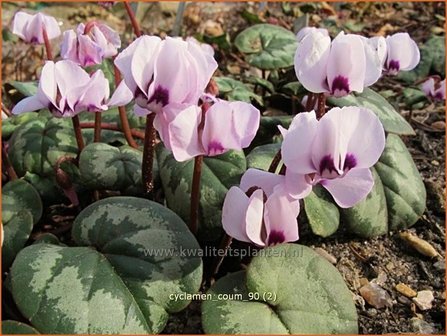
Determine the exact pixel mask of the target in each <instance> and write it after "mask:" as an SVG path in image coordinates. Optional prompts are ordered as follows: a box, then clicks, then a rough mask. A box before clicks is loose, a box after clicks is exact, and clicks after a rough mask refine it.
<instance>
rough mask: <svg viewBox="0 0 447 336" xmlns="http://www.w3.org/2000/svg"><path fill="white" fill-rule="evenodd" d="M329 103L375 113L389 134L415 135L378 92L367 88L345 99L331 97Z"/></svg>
mask: <svg viewBox="0 0 447 336" xmlns="http://www.w3.org/2000/svg"><path fill="white" fill-rule="evenodd" d="M328 102H329V103H330V104H332V105H334V106H340V107H343V106H360V107H366V108H368V109H370V110H371V111H372V112H374V113H375V114H376V115H377V116H378V117H379V119H380V121H381V122H382V125H383V127H384V128H385V131H387V132H389V133H395V134H402V135H414V134H415V133H414V130H413V128H412V127H411V125H410V124H409V123H408V122H407V121H406V120H405V119H404V118H403V117H402V116H401V115H400V114H399V112H397V111H396V110H395V109H394V107H393V106H392V105H391V104H390V103H388V101H387V100H386V99H385V98H383V97H382V96H381V95H380V94H378V93H377V92H374V91H373V90H371V89H369V88H365V89H364V90H363V92H362V93H355V94H354V93H353V94H350V95H348V96H346V97H343V98H334V97H330V98H329V99H328Z"/></svg>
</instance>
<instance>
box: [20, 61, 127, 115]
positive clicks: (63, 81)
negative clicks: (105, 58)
mask: <svg viewBox="0 0 447 336" xmlns="http://www.w3.org/2000/svg"><path fill="white" fill-rule="evenodd" d="M109 96H110V89H109V82H108V81H107V79H106V78H105V77H104V73H103V72H102V71H101V70H97V71H96V72H95V73H94V74H93V75H92V76H91V77H90V76H89V74H88V73H87V72H86V71H85V70H84V69H82V68H81V67H80V66H79V65H77V64H75V63H74V62H72V61H68V60H67V61H59V62H52V61H47V62H46V63H45V65H44V67H43V69H42V73H41V76H40V81H39V87H38V90H37V94H36V95H34V96H31V97H27V98H25V99H23V100H21V101H20V102H19V103H18V104H17V105H16V106H14V108H13V110H12V113H13V114H20V113H24V112H30V111H37V110H40V109H43V108H48V109H49V110H50V111H51V112H52V113H53V115H54V116H56V117H73V116H74V115H76V114H78V113H80V112H83V111H90V112H101V111H104V110H107V109H108V108H109V107H111V106H121V105H125V104H127V103H128V102H129V101H130V100H131V99H132V94H131V92H130V91H129V89H128V88H127V87H126V86H125V85H120V86H118V88H117V90H116V91H115V93H114V94H113V96H112V97H111V98H110V99H109Z"/></svg>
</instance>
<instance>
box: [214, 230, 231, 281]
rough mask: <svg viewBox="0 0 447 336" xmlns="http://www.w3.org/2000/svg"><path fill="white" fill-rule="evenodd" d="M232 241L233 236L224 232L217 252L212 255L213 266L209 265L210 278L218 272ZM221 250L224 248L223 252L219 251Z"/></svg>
mask: <svg viewBox="0 0 447 336" xmlns="http://www.w3.org/2000/svg"><path fill="white" fill-rule="evenodd" d="M232 241H233V238H232V237H230V236H229V235H227V234H226V233H224V236H223V237H222V240H221V241H220V245H219V253H218V255H217V256H214V260H213V266H212V267H211V272H210V278H211V279H213V278H214V277H215V276H216V274H217V272H219V268H220V265H222V262H223V260H224V258H225V256H226V255H227V251H228V249H229V248H230V245H231V242H232ZM221 250H224V251H225V253H222V254H221V253H220V251H221Z"/></svg>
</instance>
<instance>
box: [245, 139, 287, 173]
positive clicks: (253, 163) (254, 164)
mask: <svg viewBox="0 0 447 336" xmlns="http://www.w3.org/2000/svg"><path fill="white" fill-rule="evenodd" d="M280 149H281V144H280V143H273V144H267V145H262V146H259V147H256V148H254V149H253V150H252V151H251V152H250V154H248V155H247V168H256V169H261V170H265V171H268V169H269V167H270V164H271V163H272V160H273V158H274V157H275V155H276V153H278V151H279V150H280ZM280 166H281V165H280Z"/></svg>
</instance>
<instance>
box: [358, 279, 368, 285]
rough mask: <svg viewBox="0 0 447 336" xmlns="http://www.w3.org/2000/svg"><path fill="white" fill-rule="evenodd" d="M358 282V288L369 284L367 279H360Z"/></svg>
mask: <svg viewBox="0 0 447 336" xmlns="http://www.w3.org/2000/svg"><path fill="white" fill-rule="evenodd" d="M359 282H360V286H365V285H367V284H369V280H368V279H367V278H360V279H359Z"/></svg>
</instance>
